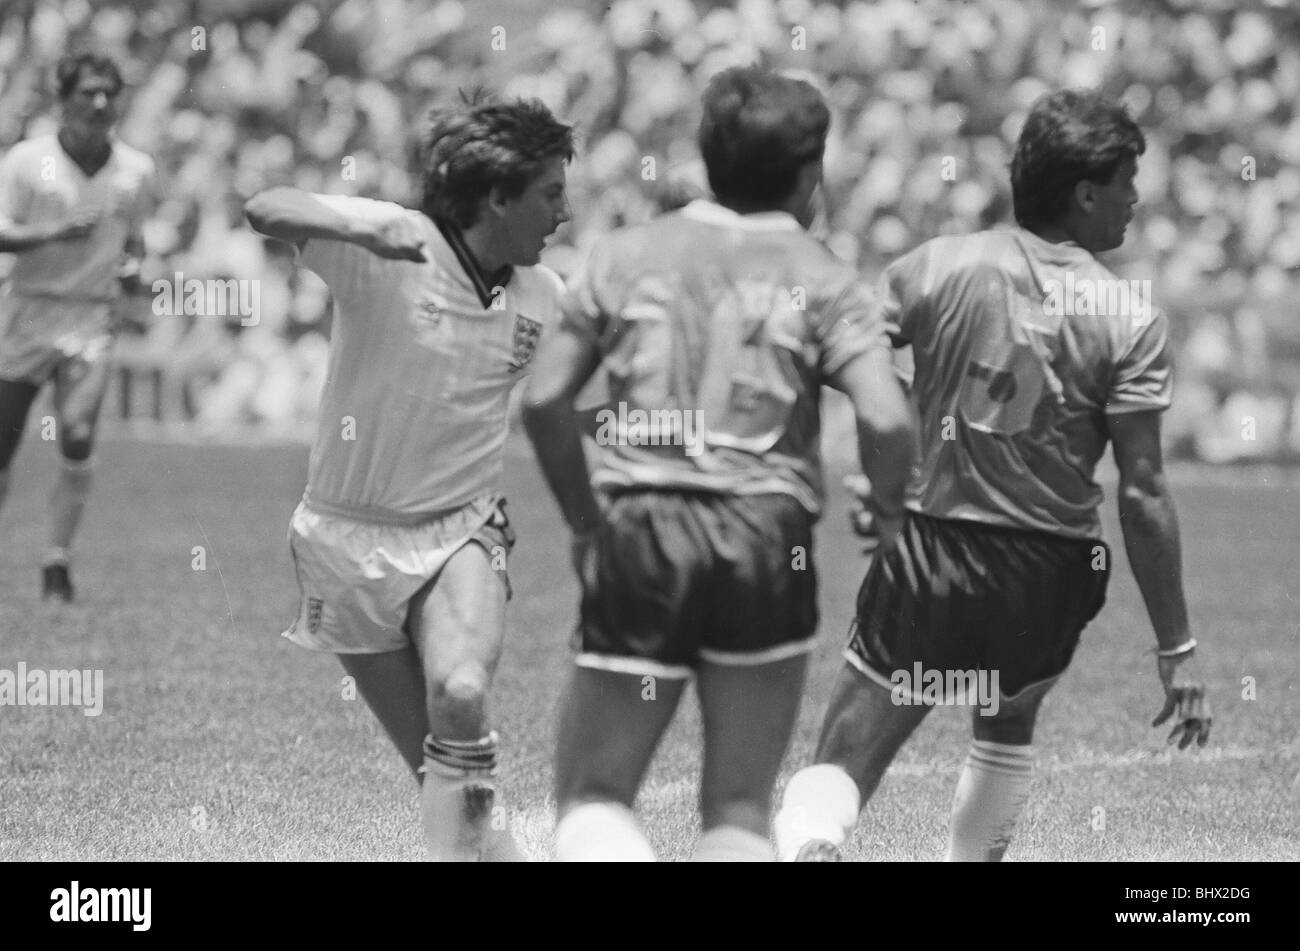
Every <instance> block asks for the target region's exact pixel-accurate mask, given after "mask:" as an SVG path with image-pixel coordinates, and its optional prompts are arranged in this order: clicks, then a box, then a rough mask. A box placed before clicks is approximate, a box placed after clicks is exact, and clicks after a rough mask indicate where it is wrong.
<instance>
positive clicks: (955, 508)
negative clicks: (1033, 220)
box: [881, 228, 1170, 537]
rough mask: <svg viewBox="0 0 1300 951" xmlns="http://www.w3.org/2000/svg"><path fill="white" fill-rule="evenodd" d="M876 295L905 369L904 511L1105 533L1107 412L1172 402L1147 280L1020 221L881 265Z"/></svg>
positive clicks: (1161, 318) (1160, 325) (1162, 333)
mask: <svg viewBox="0 0 1300 951" xmlns="http://www.w3.org/2000/svg"><path fill="white" fill-rule="evenodd" d="M881 293H882V297H883V299H884V303H885V311H886V319H887V320H889V321H890V322H891V324H894V325H896V326H897V328H898V329H897V333H898V337H899V339H900V341H907V342H910V343H911V344H912V348H913V357H914V361H915V378H914V381H913V393H914V397H915V399H916V402H917V403H918V405H919V407H920V411H921V441H922V446H921V463H920V466H919V469H918V471H917V472H916V474H915V475H914V478H913V480H912V484H911V486H910V487H909V506H910V507H911V508H913V509H914V510H917V511H921V512H924V513H926V514H929V515H932V516H936V517H940V518H955V519H965V520H969V521H975V522H983V523H987V524H995V525H1004V526H1008V527H1013V528H1021V529H1031V530H1040V531H1047V532H1051V533H1054V534H1059V535H1067V536H1073V537H1096V536H1098V535H1100V531H1101V530H1100V522H1099V519H1098V515H1097V507H1098V505H1099V504H1100V502H1101V498H1102V492H1101V489H1100V487H1099V486H1098V485H1097V484H1096V482H1095V481H1094V479H1093V474H1094V470H1095V468H1096V465H1097V462H1098V460H1099V459H1100V458H1101V455H1102V453H1103V452H1104V451H1105V447H1106V441H1107V438H1108V435H1107V427H1106V419H1105V417H1106V414H1108V413H1122V412H1133V411H1140V410H1150V409H1163V408H1165V407H1167V406H1168V405H1169V392H1170V368H1169V356H1168V321H1167V318H1166V317H1165V315H1164V314H1163V313H1162V312H1160V311H1159V310H1156V309H1155V308H1154V307H1153V305H1152V302H1151V297H1150V282H1142V281H1122V280H1120V279H1118V278H1116V277H1115V275H1113V274H1112V273H1111V272H1110V271H1109V270H1107V269H1106V268H1105V267H1104V266H1103V265H1102V264H1101V263H1100V262H1098V261H1097V260H1096V259H1095V258H1094V257H1093V256H1092V255H1091V254H1090V253H1089V252H1087V251H1086V250H1084V249H1083V248H1081V247H1079V246H1078V245H1076V244H1074V243H1063V244H1057V243H1052V242H1049V241H1046V240H1044V239H1042V238H1040V237H1038V236H1037V235H1035V234H1033V233H1032V232H1029V231H1026V230H1024V229H1020V228H1016V229H1010V230H997V231H985V232H981V233H978V234H973V235H966V236H960V237H942V238H936V239H934V240H932V241H929V242H927V243H926V244H924V245H921V246H920V247H919V248H917V249H915V250H914V251H912V252H910V253H909V254H907V255H905V256H904V257H903V258H900V259H899V260H898V261H896V262H895V263H894V264H892V265H891V266H890V267H889V268H888V269H887V271H886V273H885V275H884V277H883V278H882V280H881Z"/></svg>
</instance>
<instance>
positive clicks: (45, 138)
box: [0, 132, 60, 169]
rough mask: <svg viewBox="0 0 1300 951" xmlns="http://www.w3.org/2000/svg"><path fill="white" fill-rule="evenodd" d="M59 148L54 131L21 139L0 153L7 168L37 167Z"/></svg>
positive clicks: (1, 159)
mask: <svg viewBox="0 0 1300 951" xmlns="http://www.w3.org/2000/svg"><path fill="white" fill-rule="evenodd" d="M59 149H60V146H59V140H58V138H57V136H55V134H54V133H52V132H51V133H49V134H48V135H37V136H33V137H32V138H30V139H21V140H20V141H18V142H15V143H14V144H13V145H11V146H9V148H8V149H5V150H4V151H3V153H2V154H0V161H3V162H4V164H5V165H7V166H8V167H9V168H12V169H17V168H29V167H30V168H37V169H39V167H40V164H41V162H42V161H44V160H45V159H46V158H48V157H50V156H53V155H54V154H56V153H57V152H58V151H59Z"/></svg>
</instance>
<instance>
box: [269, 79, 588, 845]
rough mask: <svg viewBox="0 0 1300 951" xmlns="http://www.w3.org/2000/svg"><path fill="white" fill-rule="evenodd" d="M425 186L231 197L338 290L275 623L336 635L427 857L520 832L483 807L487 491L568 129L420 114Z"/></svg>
mask: <svg viewBox="0 0 1300 951" xmlns="http://www.w3.org/2000/svg"><path fill="white" fill-rule="evenodd" d="M422 146H423V148H422V149H421V160H420V161H421V171H420V176H421V181H420V185H421V188H422V193H423V203H422V206H421V207H420V209H419V210H410V209H407V208H403V207H401V206H398V205H395V204H389V203H387V202H380V201H372V200H368V199H364V198H341V197H337V196H324V195H311V194H306V193H304V192H299V191H295V190H292V189H285V188H276V189H270V190H268V191H265V192H262V193H261V194H259V195H255V196H254V197H253V198H252V199H251V200H250V201H249V202H248V205H247V207H246V212H247V215H248V219H249V221H250V222H251V223H252V225H253V227H254V228H256V229H257V230H258V231H260V232H262V233H263V234H266V235H270V236H272V237H276V238H281V239H283V240H285V241H291V242H294V243H296V244H297V245H298V247H299V248H300V249H301V258H300V262H301V264H302V266H303V267H306V268H309V269H310V270H312V271H314V272H316V274H318V275H319V276H320V277H321V278H322V279H323V280H324V281H325V283H326V284H328V285H329V288H330V291H331V293H332V294H333V297H334V313H335V319H334V331H333V339H332V340H331V343H330V366H329V376H328V379H327V382H326V386H325V392H324V395H323V396H322V400H321V410H320V424H319V429H318V431H317V435H316V440H315V444H314V446H313V448H312V453H311V466H310V471H309V476H308V483H307V490H306V493H305V495H304V497H303V501H302V504H301V505H300V506H299V507H298V510H297V511H296V512H295V513H294V516H293V521H292V525H291V527H290V544H291V547H292V550H293V555H294V563H295V566H296V567H297V571H298V581H299V585H300V587H301V589H302V605H301V610H300V613H299V616H298V619H297V621H296V622H295V623H294V625H293V626H292V627H291V628H290V629H289V630H288V631H287V632H285V636H286V637H288V638H289V639H290V640H292V641H293V642H294V643H296V644H300V645H302V646H303V647H307V648H309V649H312V650H319V651H329V652H332V653H335V654H338V655H339V658H340V660H341V661H342V662H343V666H344V668H345V669H346V670H347V672H348V673H349V674H350V675H351V676H353V677H355V678H356V683H357V686H358V687H359V688H360V690H361V694H362V696H364V697H365V698H366V701H367V702H368V703H369V704H370V707H371V709H372V710H373V711H374V712H375V714H376V716H378V718H379V720H380V722H381V723H383V725H384V728H385V729H386V730H387V732H388V734H389V736H390V737H391V738H392V740H393V742H394V743H395V744H396V746H397V749H398V751H399V752H400V753H401V754H402V756H403V758H404V759H405V760H406V762H407V764H408V765H409V766H410V767H411V769H412V770H413V771H415V773H416V775H417V778H418V777H419V776H421V775H422V776H423V789H422V792H421V815H422V819H423V824H424V832H425V841H426V845H427V851H428V855H429V857H430V858H431V859H433V860H466V861H472V860H478V859H489V860H502V859H508V858H512V857H515V856H516V855H517V851H516V849H515V846H514V844H513V841H512V840H511V838H510V834H509V832H508V831H505V830H502V829H500V828H499V827H498V826H497V825H496V824H495V823H494V822H493V819H494V818H495V817H494V816H493V815H492V811H493V800H494V794H495V784H494V780H493V776H494V774H495V770H496V761H497V738H496V734H495V733H494V732H492V731H491V730H490V729H489V721H488V715H487V710H486V703H487V695H488V688H489V685H490V683H491V679H492V674H493V671H494V670H495V668H496V665H497V661H498V658H499V657H500V654H501V648H502V642H503V638H504V632H505V604H506V599H507V597H508V594H509V585H508V581H507V578H506V573H505V567H506V565H505V557H506V553H507V551H508V549H509V548H510V546H511V545H512V544H513V540H514V539H513V535H512V533H511V531H510V529H509V524H508V522H507V519H506V514H505V508H504V506H505V502H504V500H503V499H502V497H501V494H500V492H501V487H500V478H501V470H502V446H503V444H504V443H505V439H506V435H507V418H506V412H507V402H508V399H509V394H510V390H511V388H512V387H513V386H514V385H515V384H516V383H518V382H519V380H520V379H521V378H522V377H523V376H524V374H525V373H526V371H527V367H528V363H529V361H530V359H531V358H532V354H533V348H534V347H535V345H536V342H537V339H538V336H539V334H541V333H542V331H543V329H544V328H545V327H547V326H548V325H550V324H551V323H553V322H554V321H556V320H557V319H558V317H559V304H560V295H561V293H562V291H563V286H562V285H561V283H560V280H559V278H558V277H557V276H556V275H555V274H554V273H553V272H552V271H550V270H548V269H547V268H545V267H543V266H542V265H540V264H539V263H538V261H539V258H540V255H541V252H542V246H543V243H544V241H545V239H546V237H547V236H548V235H550V234H551V233H552V232H554V231H555V229H556V228H558V227H559V226H560V225H561V224H562V223H563V222H565V221H567V220H568V219H569V206H568V200H567V198H566V195H565V163H567V162H568V161H569V160H570V159H571V158H572V156H573V138H572V130H571V129H570V127H569V126H567V125H564V124H562V123H560V122H558V121H557V120H556V119H555V118H554V116H552V115H551V113H550V111H549V110H547V109H546V107H545V106H543V105H542V104H541V103H540V102H537V101H524V100H518V101H512V102H483V101H480V102H476V103H474V104H468V105H464V106H460V107H456V108H452V109H444V110H437V111H435V112H433V113H432V114H431V115H430V118H429V123H428V126H427V128H426V130H425V132H424V136H423V140H422Z"/></svg>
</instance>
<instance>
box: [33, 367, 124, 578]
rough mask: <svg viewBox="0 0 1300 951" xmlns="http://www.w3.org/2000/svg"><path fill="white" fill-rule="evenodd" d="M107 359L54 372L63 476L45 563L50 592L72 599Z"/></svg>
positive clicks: (57, 486) (56, 490)
mask: <svg viewBox="0 0 1300 951" xmlns="http://www.w3.org/2000/svg"><path fill="white" fill-rule="evenodd" d="M108 376H109V366H108V361H107V360H105V359H102V358H101V359H96V360H90V361H87V360H81V359H76V360H68V361H65V362H63V363H61V364H60V365H59V366H58V367H57V368H56V370H55V372H54V406H55V412H56V414H57V428H58V436H59V451H60V459H59V476H58V481H57V482H56V483H55V485H54V489H53V491H52V492H51V493H50V508H51V516H52V519H51V527H50V548H49V551H48V552H47V553H46V556H45V566H44V569H43V572H44V575H45V582H46V591H47V593H50V594H54V595H56V596H58V597H62V598H63V599H64V600H66V601H71V600H72V584H71V580H70V578H69V576H68V573H69V561H70V558H71V550H72V540H73V538H74V537H75V536H76V533H77V528H78V526H79V525H80V524H81V517H82V514H83V513H84V512H85V508H86V499H87V497H88V496H89V495H90V485H91V480H92V476H93V468H92V463H91V460H90V454H91V450H92V448H93V447H94V439H95V427H96V424H97V422H98V419H99V408H100V405H101V404H102V402H103V399H104V391H105V390H106V389H107V387H108Z"/></svg>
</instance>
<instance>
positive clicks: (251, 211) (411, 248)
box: [244, 187, 428, 261]
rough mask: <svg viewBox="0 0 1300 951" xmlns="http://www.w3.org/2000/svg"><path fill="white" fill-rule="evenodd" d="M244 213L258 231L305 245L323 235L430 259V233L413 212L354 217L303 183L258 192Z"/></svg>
mask: <svg viewBox="0 0 1300 951" xmlns="http://www.w3.org/2000/svg"><path fill="white" fill-rule="evenodd" d="M244 217H246V218H247V219H248V223H249V224H250V225H252V226H253V230H255V231H258V232H260V233H261V234H264V235H266V236H267V237H269V238H279V239H280V240H281V241H288V242H290V243H291V244H296V245H299V246H301V245H302V244H303V242H305V241H308V240H310V239H311V238H320V239H324V240H331V241H346V242H348V243H350V244H355V245H358V246H360V247H363V248H365V249H366V250H367V251H370V252H372V253H373V254H377V255H379V257H381V258H388V259H390V260H395V261H426V260H428V254H427V248H426V247H425V238H424V234H423V233H422V232H421V230H420V228H419V226H418V225H417V224H416V223H415V222H414V221H413V220H412V218H411V216H410V215H394V216H393V217H392V218H388V219H385V220H371V219H360V218H353V217H350V216H348V215H345V214H343V213H341V212H340V211H338V210H337V209H335V208H331V207H330V206H329V205H327V204H326V203H325V202H323V201H321V200H319V199H318V198H317V197H316V196H315V195H313V194H311V193H310V192H305V191H302V190H300V189H297V188H287V187H277V188H268V189H266V190H265V191H260V192H258V193H257V194H256V195H254V196H253V197H252V198H250V199H248V201H247V202H246V203H245V205H244Z"/></svg>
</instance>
